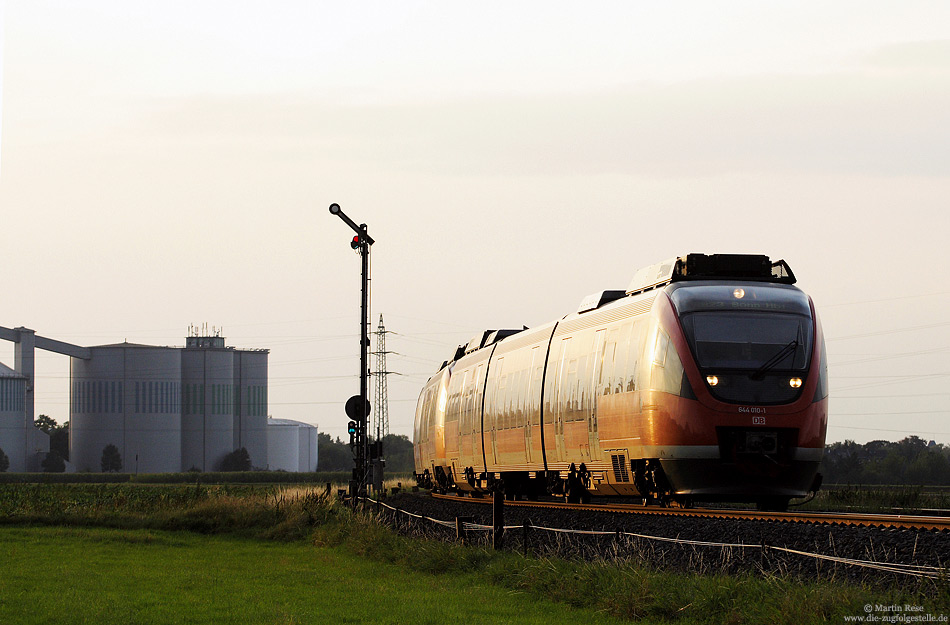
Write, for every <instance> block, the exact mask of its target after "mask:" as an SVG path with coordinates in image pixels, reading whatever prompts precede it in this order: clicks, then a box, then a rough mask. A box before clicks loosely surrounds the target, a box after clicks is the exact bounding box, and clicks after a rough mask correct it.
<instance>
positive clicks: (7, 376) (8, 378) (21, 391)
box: [0, 363, 32, 472]
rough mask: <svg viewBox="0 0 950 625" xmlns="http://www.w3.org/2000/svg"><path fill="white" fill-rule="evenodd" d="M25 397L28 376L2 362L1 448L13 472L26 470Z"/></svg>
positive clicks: (0, 387) (0, 367)
mask: <svg viewBox="0 0 950 625" xmlns="http://www.w3.org/2000/svg"><path fill="white" fill-rule="evenodd" d="M25 397H26V377H25V376H23V375H20V374H19V373H17V372H16V371H14V370H13V369H11V368H9V367H7V366H6V365H4V364H3V363H0V449H2V450H3V453H4V454H6V456H7V459H8V460H9V461H10V466H9V468H8V469H7V470H8V471H11V472H12V471H25V470H26V448H27V432H28V430H27V427H26V418H27V417H26V412H25V409H24V403H25V402H24V400H25ZM31 429H32V428H31Z"/></svg>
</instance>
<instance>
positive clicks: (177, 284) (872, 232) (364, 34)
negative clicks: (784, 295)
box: [0, 0, 950, 444]
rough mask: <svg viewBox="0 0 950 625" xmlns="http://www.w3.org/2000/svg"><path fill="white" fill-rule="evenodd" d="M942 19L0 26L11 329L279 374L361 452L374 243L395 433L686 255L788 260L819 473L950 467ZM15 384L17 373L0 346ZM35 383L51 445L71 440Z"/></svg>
mask: <svg viewBox="0 0 950 625" xmlns="http://www.w3.org/2000/svg"><path fill="white" fill-rule="evenodd" d="M947 24H950V4H947V3H945V2H899V3H898V2H873V1H872V2H869V1H861V2H768V3H762V2H723V3H708V2H680V3H629V2H600V3H587V4H586V5H583V6H582V5H580V4H578V3H564V2H520V3H502V2H486V3H477V4H472V3H465V4H463V3H444V2H443V3H435V2H399V3H394V2H360V3H327V2H312V1H310V2H290V1H288V2H277V3H274V2H268V3H261V2H254V3H251V2H200V1H199V2H193V1H189V2H184V1H180V2H169V1H166V2H161V3H144V2H139V3H133V2H127V1H125V2H119V1H112V2H106V1H95V0H85V1H84V2H81V3H77V2H71V1H60V2H44V1H36V0H29V1H26V0H17V1H8V2H7V3H6V6H5V7H4V4H3V2H2V1H0V37H2V39H0V41H2V46H0V54H2V63H0V82H2V92H0V93H2V99H0V114H2V134H0V155H2V161H0V163H2V169H0V211H2V212H0V214H2V216H3V221H2V225H0V244H2V249H3V251H4V258H5V263H4V268H5V270H6V272H5V274H6V275H5V277H4V280H3V283H4V290H3V292H4V296H3V297H2V299H0V325H2V326H6V327H15V326H21V325H23V326H27V327H31V328H33V329H35V330H36V331H37V333H39V334H42V335H44V336H48V337H51V338H55V339H59V340H64V341H69V342H73V343H78V344H82V345H97V344H105V343H113V342H117V341H122V340H124V339H128V340H129V341H130V342H139V343H149V344H158V345H182V344H183V343H184V336H185V333H186V330H187V328H188V326H189V324H192V323H196V324H197V323H205V322H207V323H208V324H209V325H214V326H219V327H223V329H224V334H225V336H226V337H227V339H228V344H230V345H234V346H236V347H264V348H269V349H270V350H271V355H270V386H271V388H270V397H269V399H270V413H271V415H273V416H274V417H280V418H288V419H296V420H300V421H306V422H310V423H315V424H318V425H319V427H320V429H321V431H324V432H327V433H329V434H331V435H332V436H343V435H344V434H345V429H346V418H345V416H344V414H343V408H342V404H343V402H344V401H345V400H346V398H348V397H349V396H351V395H353V394H355V393H357V392H358V390H359V385H358V378H357V375H358V370H359V365H358V349H359V345H358V339H357V335H358V331H359V325H358V318H359V317H358V314H359V313H358V305H359V291H358V289H359V258H358V256H357V255H356V254H355V253H354V252H353V251H352V250H351V249H350V247H349V240H350V237H351V232H350V231H349V229H348V228H347V227H346V226H345V225H344V224H343V223H342V222H341V221H340V220H339V219H337V218H334V217H332V216H331V215H330V214H329V213H328V212H327V207H328V206H329V204H330V203H332V202H338V203H340V204H341V206H342V207H343V210H344V211H345V212H347V213H348V214H349V215H350V216H351V217H352V218H353V219H354V220H356V221H357V222H366V223H367V224H369V231H370V233H371V234H372V235H373V237H374V238H375V239H376V241H377V244H376V245H375V246H374V248H373V283H374V292H373V318H372V325H373V326H374V328H375V326H376V324H377V322H378V319H379V314H380V313H382V314H383V315H384V316H385V319H386V327H387V329H388V330H391V331H393V332H395V333H397V334H390V335H389V336H388V339H387V348H388V349H389V350H391V351H394V352H398V353H396V354H390V355H389V359H388V369H389V371H393V372H397V373H398V374H400V375H391V376H390V377H389V397H390V408H389V409H390V422H391V428H392V430H393V431H394V432H395V433H399V434H407V435H408V434H411V424H412V416H413V411H414V406H415V399H416V396H417V394H418V391H419V389H420V388H421V386H422V384H423V382H424V381H425V379H426V378H427V377H428V376H429V375H431V374H432V373H434V372H435V371H436V369H437V368H438V366H439V364H440V363H441V362H442V361H443V360H445V359H446V358H448V357H449V356H450V355H451V354H452V352H453V351H454V348H455V346H456V345H457V344H459V343H462V342H465V341H467V340H468V339H469V338H470V337H471V336H473V335H474V334H476V333H478V332H480V331H481V330H483V329H486V328H498V327H507V328H519V327H521V326H522V325H528V326H534V325H538V324H541V323H545V322H547V321H550V320H552V319H555V318H558V317H561V316H563V315H564V314H566V313H568V312H572V311H573V310H575V309H576V307H577V304H578V303H579V302H580V300H581V299H582V298H583V297H584V296H585V295H587V294H589V293H591V292H594V291H599V290H603V289H622V288H625V287H626V286H627V284H628V283H629V281H630V279H631V278H632V277H633V275H634V273H635V272H636V270H637V269H638V268H640V267H641V266H644V265H649V264H652V263H654V262H657V261H659V260H662V259H665V258H669V257H671V256H675V255H684V254H687V253H690V252H704V253H763V254H768V255H770V256H771V257H772V258H774V259H777V258H784V259H786V260H787V261H788V263H789V264H790V265H791V267H792V269H793V270H794V271H795V273H796V275H797V276H798V279H799V283H798V285H799V286H800V287H801V288H802V289H803V290H804V291H805V292H807V293H809V294H810V295H812V296H813V298H814V300H815V304H816V306H817V309H818V311H819V315H820V316H821V318H822V321H823V324H824V328H825V334H826V337H827V339H828V353H829V359H830V362H831V391H832V399H831V413H830V427H829V442H831V441H838V440H844V439H853V440H856V441H859V442H865V441H868V440H872V439H876V438H883V439H889V440H898V439H900V438H903V437H904V436H907V435H910V434H916V435H918V436H921V437H923V438H926V439H928V440H929V439H935V440H937V441H938V442H942V443H947V444H950V423H948V422H947V421H948V417H950V283H948V280H947V278H946V276H945V272H944V270H943V266H944V265H945V264H946V262H947V261H945V260H944V258H943V254H944V252H945V249H946V245H945V240H946V238H947V235H948V233H950V216H948V213H947V208H948V204H947V202H948V200H947V198H950V32H948V30H947ZM0 361H2V362H5V363H6V364H8V365H10V366H12V365H13V346H12V344H9V343H3V344H0ZM68 366H69V364H68V358H66V357H63V356H58V355H54V354H46V353H39V354H38V379H37V389H36V396H37V414H49V415H50V416H52V417H53V418H55V419H56V420H57V421H60V422H62V421H64V420H66V419H67V418H68V412H67V409H68V404H67V398H68V388H67V379H68Z"/></svg>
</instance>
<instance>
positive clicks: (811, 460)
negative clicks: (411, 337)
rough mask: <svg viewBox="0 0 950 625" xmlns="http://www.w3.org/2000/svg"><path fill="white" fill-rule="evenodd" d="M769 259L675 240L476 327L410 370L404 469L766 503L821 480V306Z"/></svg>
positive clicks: (783, 503) (440, 477)
mask: <svg viewBox="0 0 950 625" xmlns="http://www.w3.org/2000/svg"><path fill="white" fill-rule="evenodd" d="M794 282H795V277H794V275H793V274H792V272H791V270H790V269H789V267H788V265H787V264H786V263H785V261H777V262H774V263H773V262H771V261H770V260H769V258H768V257H767V256H759V255H732V254H716V255H703V254H689V255H688V256H685V257H680V258H673V259H670V260H669V261H666V262H663V263H660V264H658V265H654V266H651V267H647V268H645V269H642V270H640V271H639V272H637V274H636V276H635V277H634V280H633V282H632V283H631V285H630V287H629V288H628V289H627V290H626V291H604V292H602V293H597V294H595V295H592V296H590V297H588V298H586V299H585V300H584V301H583V302H582V303H581V306H580V308H579V309H578V310H577V312H576V313H573V314H570V315H567V316H565V317H564V318H562V319H560V320H558V321H554V322H552V323H549V324H546V325H543V326H541V327H537V328H532V329H525V330H521V331H517V330H497V331H486V332H484V333H482V334H479V335H478V336H477V337H475V338H474V339H472V341H471V342H469V343H468V345H465V346H460V347H459V349H458V350H457V352H456V354H455V356H454V357H453V358H452V359H451V360H450V361H447V362H446V363H445V364H444V365H443V366H442V368H441V370H440V371H439V372H438V373H437V374H436V375H434V376H433V377H432V378H430V379H429V381H428V382H427V383H426V385H425V387H424V388H423V390H422V393H421V394H420V396H419V401H418V405H417V408H416V418H415V433H414V453H415V468H416V478H417V480H418V481H419V483H420V485H422V486H425V487H429V488H434V489H437V490H457V491H462V492H465V491H468V492H472V493H474V494H476V495H478V494H480V493H482V492H486V491H488V490H490V489H492V488H497V487H501V488H503V489H504V491H505V493H506V494H507V495H512V496H514V495H526V496H535V495H539V494H543V493H556V494H565V495H567V497H568V500H581V499H586V498H587V497H589V495H590V494H596V495H617V496H633V497H643V498H648V499H651V500H658V501H660V502H671V501H679V502H681V503H684V504H686V505H689V504H690V503H692V502H693V501H699V500H718V501H751V502H755V503H757V504H758V505H759V507H761V508H764V509H784V508H785V507H787V505H788V502H789V500H790V499H792V498H796V497H804V496H806V495H807V494H808V493H809V492H812V491H816V490H817V489H818V488H819V486H820V484H821V476H820V475H819V474H818V465H819V462H820V461H821V457H822V453H823V450H824V444H825V432H826V430H827V417H828V374H827V359H826V357H825V349H824V338H823V336H822V330H821V324H820V323H819V321H818V316H817V314H816V313H815V307H814V304H813V303H812V301H811V298H810V297H808V296H807V295H806V294H805V293H803V292H802V291H801V290H799V289H798V288H797V287H795V286H793V284H794Z"/></svg>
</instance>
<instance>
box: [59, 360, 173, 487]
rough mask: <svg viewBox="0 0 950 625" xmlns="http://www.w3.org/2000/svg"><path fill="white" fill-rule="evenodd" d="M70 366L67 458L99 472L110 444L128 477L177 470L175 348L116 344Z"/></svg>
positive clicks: (87, 468)
mask: <svg viewBox="0 0 950 625" xmlns="http://www.w3.org/2000/svg"><path fill="white" fill-rule="evenodd" d="M90 351H91V357H90V358H89V359H82V358H72V359H71V362H70V381H71V384H70V409H69V459H70V462H71V463H72V464H73V465H75V467H76V468H77V469H78V470H79V471H94V472H95V471H100V470H101V462H102V452H103V450H104V449H105V447H106V446H107V445H110V444H111V445H115V446H116V447H117V448H118V449H119V454H120V455H121V457H122V471H124V472H128V473H171V472H178V471H181V470H182V468H181V465H182V462H181V440H182V439H181V433H182V430H181V379H182V378H181V350H179V349H174V348H170V347H153V346H148V345H134V344H131V343H120V344H117V345H104V346H101V347H92V348H90Z"/></svg>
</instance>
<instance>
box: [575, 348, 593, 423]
mask: <svg viewBox="0 0 950 625" xmlns="http://www.w3.org/2000/svg"><path fill="white" fill-rule="evenodd" d="M587 362H588V358H587V356H581V357H580V358H578V359H577V404H576V406H575V408H574V410H575V415H574V419H575V420H578V421H579V420H581V419H583V418H584V413H585V412H586V410H587V385H588V383H589V382H590V376H591V374H590V372H589V371H588V367H587Z"/></svg>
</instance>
